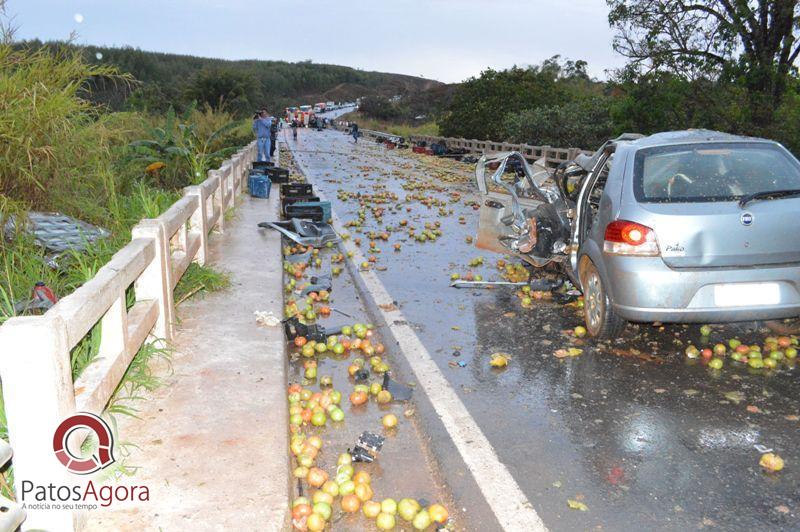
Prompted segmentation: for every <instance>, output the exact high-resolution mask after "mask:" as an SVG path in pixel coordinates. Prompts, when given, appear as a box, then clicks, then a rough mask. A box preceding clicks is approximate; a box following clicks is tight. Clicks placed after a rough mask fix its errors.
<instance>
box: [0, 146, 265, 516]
mask: <svg viewBox="0 0 800 532" xmlns="http://www.w3.org/2000/svg"><path fill="white" fill-rule="evenodd" d="M255 156H256V146H255V143H252V144H250V145H248V146H247V147H245V148H243V149H241V150H240V151H239V152H238V153H236V154H235V155H233V156H232V157H231V158H230V159H228V160H226V161H225V162H224V163H223V164H222V165H221V167H220V168H219V169H217V170H210V171H209V172H208V178H207V179H206V180H205V181H203V183H201V184H200V185H197V186H191V187H187V188H186V189H185V190H184V196H183V197H182V198H181V199H180V200H178V201H177V202H175V203H174V204H173V205H172V206H171V207H170V208H169V209H168V210H167V211H166V212H164V213H163V214H162V215H161V216H159V217H158V218H155V219H147V220H142V221H140V222H139V223H138V224H137V225H136V226H135V227H134V228H133V230H132V238H131V242H130V243H129V244H127V245H126V246H125V247H123V248H122V249H120V250H119V251H118V252H117V253H116V254H114V256H113V257H112V258H111V260H110V261H109V262H108V264H106V265H105V266H103V267H102V268H100V270H99V271H98V272H97V274H96V275H95V276H94V278H92V279H91V280H89V281H88V282H86V283H85V284H84V285H83V286H81V287H80V288H78V289H77V290H75V292H73V293H72V294H70V295H68V296H65V297H64V298H62V299H61V300H60V301H59V302H58V303H57V304H56V305H55V306H53V307H52V308H51V309H50V310H48V311H47V312H46V313H45V314H43V315H42V316H26V317H16V318H11V319H9V320H8V321H6V322H5V324H3V326H2V327H0V378H2V386H3V399H4V402H5V413H6V419H7V423H8V433H9V437H10V443H11V446H12V447H13V449H14V457H13V467H14V487H15V491H16V493H17V498H18V499H20V494H21V493H22V490H23V485H22V483H23V481H29V482H32V483H33V484H34V485H41V486H47V485H49V484H55V485H73V484H76V480H75V477H74V476H72V477H71V476H70V475H69V474H68V472H67V470H66V469H65V467H64V466H62V465H61V463H60V462H59V461H58V460H57V459H56V456H55V454H54V452H53V445H54V444H53V438H54V436H53V433H54V431H55V429H56V427H57V426H58V425H59V424H60V423H61V421H62V420H63V419H64V418H66V417H68V416H70V415H72V414H74V413H76V412H89V413H93V414H96V415H100V413H102V411H103V410H104V408H105V407H106V405H107V404H108V402H109V400H110V399H111V397H112V395H113V394H114V391H115V390H116V389H117V386H118V385H119V383H120V381H121V379H122V377H123V376H124V374H125V371H126V369H127V368H128V366H129V365H130V363H131V360H132V359H133V357H134V356H135V355H136V353H137V352H138V351H139V349H140V348H141V346H142V345H143V343H144V342H145V341H146V340H147V339H148V338H150V339H151V340H154V341H162V342H168V341H170V340H171V339H172V336H173V323H174V321H175V304H174V299H173V289H174V288H175V285H176V284H177V283H178V281H179V280H180V278H181V276H182V275H183V274H184V272H185V271H186V269H187V268H188V267H189V265H190V264H191V263H192V262H193V261H194V262H198V263H200V264H203V263H204V262H205V260H206V251H207V242H208V234H209V233H210V232H211V231H212V230H214V229H216V230H218V231H220V232H224V229H225V213H226V211H228V210H229V209H231V208H234V207H235V206H236V200H237V196H238V195H239V194H240V193H241V192H242V191H243V189H244V187H245V184H244V180H245V179H246V176H247V172H248V169H249V165H250V163H251V162H252V161H253V160H254V159H255ZM131 286H132V287H133V292H134V294H135V302H134V304H133V306H131V307H130V308H128V305H127V296H126V294H127V291H128V289H129V288H130V287H131ZM98 323H99V324H101V327H102V329H101V332H102V339H101V341H100V348H99V356H98V357H97V359H96V360H95V361H94V362H92V364H91V365H89V366H88V367H87V368H86V369H85V370H84V371H83V373H82V374H81V375H80V376H79V377H78V378H77V379H75V380H73V378H72V364H71V360H70V351H71V350H72V349H73V348H74V347H75V346H76V345H77V344H78V343H79V342H80V341H81V339H82V338H83V337H84V336H85V335H86V334H87V333H88V332H89V331H90V330H91V329H92V328H93V327H94V326H95V325H97V324H98ZM27 515H28V517H27V519H26V521H25V523H24V525H23V529H24V530H29V529H42V530H59V531H62V530H73V528H74V527H75V526H77V525H79V523H80V520H81V519H80V515H79V514H77V513H73V512H71V511H53V510H33V511H30V510H29V511H28V512H27Z"/></svg>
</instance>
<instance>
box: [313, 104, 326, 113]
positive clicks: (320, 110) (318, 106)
mask: <svg viewBox="0 0 800 532" xmlns="http://www.w3.org/2000/svg"><path fill="white" fill-rule="evenodd" d="M314 112H315V113H324V112H325V102H321V103H317V104H314Z"/></svg>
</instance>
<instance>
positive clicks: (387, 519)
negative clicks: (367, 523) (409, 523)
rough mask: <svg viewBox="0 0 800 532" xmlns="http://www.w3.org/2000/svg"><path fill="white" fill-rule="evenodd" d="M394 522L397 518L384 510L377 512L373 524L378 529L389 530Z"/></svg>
mask: <svg viewBox="0 0 800 532" xmlns="http://www.w3.org/2000/svg"><path fill="white" fill-rule="evenodd" d="M396 523H397V520H396V519H395V518H394V516H393V515H392V514H387V513H384V512H381V513H379V514H378V517H377V519H375V524H376V525H377V527H378V529H379V530H391V529H393V528H394V526H395V524H396Z"/></svg>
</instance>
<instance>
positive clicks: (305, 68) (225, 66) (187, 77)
mask: <svg viewBox="0 0 800 532" xmlns="http://www.w3.org/2000/svg"><path fill="white" fill-rule="evenodd" d="M18 46H27V47H40V46H48V47H55V46H63V43H46V44H43V43H41V42H39V41H27V42H24V43H20V44H19V45H18ZM84 48H85V50H86V54H87V56H88V57H89V58H90V60H92V61H97V62H102V63H110V64H113V65H116V66H117V67H118V68H119V69H120V70H121V71H122V72H127V73H130V74H131V75H133V77H134V78H135V79H136V80H138V82H139V83H138V84H136V85H134V86H133V87H125V86H124V85H120V84H119V83H102V82H98V83H97V86H96V87H95V88H94V89H93V91H92V98H93V99H95V100H96V101H98V102H101V103H105V104H107V105H109V106H110V107H111V108H113V109H123V108H125V107H126V106H127V107H135V108H148V109H151V110H154V111H160V110H163V109H165V108H166V107H168V106H169V105H174V106H176V107H177V108H179V109H180V108H182V107H185V106H187V105H189V104H190V103H191V102H192V101H198V102H199V103H209V104H211V105H213V106H217V105H218V104H219V102H220V100H222V101H223V102H224V104H225V106H226V108H227V109H229V110H231V111H234V112H238V113H240V114H247V113H249V112H250V111H251V110H252V109H254V108H256V107H260V106H262V105H266V106H267V107H269V108H270V109H271V110H273V111H278V110H280V109H283V107H286V106H288V105H296V104H305V103H308V104H313V103H316V102H318V101H330V100H333V101H343V100H354V99H356V98H359V97H364V96H376V95H378V96H387V97H388V96H394V95H396V94H401V95H405V94H409V93H416V92H419V91H424V90H428V89H432V88H436V87H438V86H440V85H442V84H441V83H440V82H438V81H433V80H429V79H424V78H419V77H415V76H406V75H402V74H389V73H383V72H366V71H363V70H357V69H354V68H350V67H345V66H337V65H324V64H317V63H312V62H310V61H302V62H298V63H289V62H285V61H260V60H240V61H229V60H224V59H212V58H205V57H194V56H188V55H177V54H166V53H160V52H147V51H143V50H139V49H135V48H108V47H102V46H86V47H84Z"/></svg>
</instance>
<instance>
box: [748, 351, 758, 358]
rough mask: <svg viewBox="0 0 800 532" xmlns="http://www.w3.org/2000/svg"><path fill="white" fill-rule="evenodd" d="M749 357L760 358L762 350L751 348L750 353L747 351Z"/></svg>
mask: <svg viewBox="0 0 800 532" xmlns="http://www.w3.org/2000/svg"><path fill="white" fill-rule="evenodd" d="M747 358H750V359H752V358H758V359H760V358H761V351H753V350H751V351H750V352H749V353H747Z"/></svg>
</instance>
